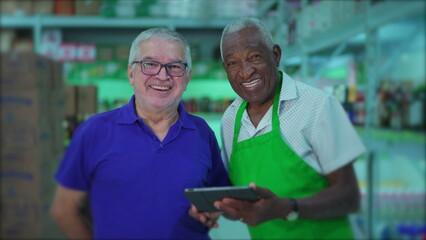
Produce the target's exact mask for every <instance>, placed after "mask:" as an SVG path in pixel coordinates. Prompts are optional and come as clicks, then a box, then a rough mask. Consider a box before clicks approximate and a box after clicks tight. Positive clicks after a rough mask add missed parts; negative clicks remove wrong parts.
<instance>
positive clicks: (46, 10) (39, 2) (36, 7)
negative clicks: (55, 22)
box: [32, 0, 55, 15]
mask: <svg viewBox="0 0 426 240" xmlns="http://www.w3.org/2000/svg"><path fill="white" fill-rule="evenodd" d="M32 1H33V2H32V7H33V10H32V12H33V14H34V15H37V14H40V15H52V13H53V5H54V3H55V2H54V1H53V0H32Z"/></svg>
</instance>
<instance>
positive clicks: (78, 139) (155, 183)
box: [56, 96, 229, 239]
mask: <svg viewBox="0 0 426 240" xmlns="http://www.w3.org/2000/svg"><path fill="white" fill-rule="evenodd" d="M178 111H179V119H178V121H177V122H176V123H175V124H174V125H173V126H172V127H171V128H170V129H169V132H168V134H167V136H166V137H165V139H164V140H163V141H162V142H161V141H160V140H159V139H158V138H157V136H156V135H155V134H154V133H153V132H152V130H151V129H150V128H149V127H148V126H147V125H146V124H145V123H144V122H143V120H142V119H141V118H139V117H138V116H137V115H136V110H135V103H134V96H133V97H132V98H131V100H130V102H129V103H128V104H126V105H124V106H123V107H121V108H118V109H115V110H112V111H109V112H105V113H100V114H97V115H95V116H93V117H91V118H90V119H88V120H87V121H86V122H84V123H83V124H81V125H80V126H79V128H78V129H77V131H76V132H75V134H74V136H73V139H72V141H71V144H70V146H69V148H68V150H67V152H66V154H65V155H64V158H63V160H62V162H61V164H60V166H59V169H58V171H57V173H56V180H57V181H58V182H59V184H61V185H63V186H65V187H67V188H71V189H76V190H80V191H87V192H89V194H90V201H91V204H90V205H91V211H92V216H93V221H94V223H93V224H94V225H93V230H94V237H95V238H96V239H108V238H109V239H131V238H137V239H209V237H208V229H207V228H206V227H204V226H203V225H202V224H201V223H200V222H198V221H197V220H195V219H193V218H192V217H190V216H189V215H188V210H189V207H190V202H189V201H188V200H187V199H186V197H185V196H184V189H185V188H188V187H207V186H225V185H229V180H228V176H227V173H226V170H225V169H224V167H223V163H222V160H221V156H220V151H219V147H218V144H217V140H216V138H215V135H214V133H213V131H212V130H211V128H210V127H209V126H208V125H207V123H206V122H205V121H204V120H203V119H202V118H199V117H196V116H193V115H190V114H189V113H187V112H186V111H185V109H184V108H183V106H182V104H180V105H179V108H178Z"/></svg>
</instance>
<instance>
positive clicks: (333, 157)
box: [311, 96, 365, 174]
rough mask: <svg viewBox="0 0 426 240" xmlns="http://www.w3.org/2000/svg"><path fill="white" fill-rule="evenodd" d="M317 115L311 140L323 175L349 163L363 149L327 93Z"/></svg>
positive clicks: (361, 152)
mask: <svg viewBox="0 0 426 240" xmlns="http://www.w3.org/2000/svg"><path fill="white" fill-rule="evenodd" d="M317 116H318V117H317V118H316V121H315V123H314V128H313V132H312V142H311V143H312V148H313V151H314V152H315V153H316V156H317V158H318V161H319V164H320V166H321V168H322V170H323V173H324V174H328V173H331V172H333V171H334V170H336V169H338V168H340V167H342V166H344V165H346V164H348V163H350V162H352V161H353V160H355V159H356V158H357V157H359V156H360V155H361V154H363V153H364V152H365V146H364V144H363V143H362V141H361V139H360V138H359V136H358V134H357V133H356V131H355V129H354V127H353V126H352V124H351V122H350V121H349V118H348V116H347V115H346V112H345V111H344V109H343V107H342V105H341V104H340V103H339V102H338V101H337V99H335V98H334V97H332V96H329V97H328V98H327V99H326V101H325V102H324V105H323V107H322V110H321V111H318V115H317Z"/></svg>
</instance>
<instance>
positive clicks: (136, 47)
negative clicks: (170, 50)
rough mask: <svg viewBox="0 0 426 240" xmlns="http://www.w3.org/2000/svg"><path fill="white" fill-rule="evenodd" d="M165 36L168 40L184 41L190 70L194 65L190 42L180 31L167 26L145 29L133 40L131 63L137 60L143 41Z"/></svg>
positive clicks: (130, 55)
mask: <svg viewBox="0 0 426 240" xmlns="http://www.w3.org/2000/svg"><path fill="white" fill-rule="evenodd" d="M152 37H157V38H163V39H167V40H176V41H178V42H180V43H182V44H183V45H184V47H185V58H186V62H187V64H188V70H190V69H191V67H192V58H191V48H190V46H189V43H188V42H187V41H186V39H185V38H184V37H183V36H182V35H181V34H180V33H178V32H176V31H172V30H170V29H167V28H163V27H157V28H150V29H148V30H145V31H143V32H141V33H140V34H139V35H138V36H137V37H136V38H135V40H133V43H132V46H131V47H130V53H129V64H132V62H133V61H135V60H136V59H137V58H138V56H139V53H140V45H141V43H142V42H143V41H145V40H147V39H149V38H152Z"/></svg>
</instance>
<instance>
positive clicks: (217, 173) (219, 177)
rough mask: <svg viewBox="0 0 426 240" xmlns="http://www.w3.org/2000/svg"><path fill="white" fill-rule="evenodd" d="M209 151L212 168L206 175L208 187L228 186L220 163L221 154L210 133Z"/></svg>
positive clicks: (223, 168)
mask: <svg viewBox="0 0 426 240" xmlns="http://www.w3.org/2000/svg"><path fill="white" fill-rule="evenodd" d="M209 138H210V141H209V142H210V149H211V158H212V168H211V170H210V172H209V174H208V178H207V182H208V186H212V187H213V186H229V185H230V182H229V178H228V173H227V171H226V170H225V167H224V165H223V162H222V157H221V152H220V149H219V145H218V143H217V140H216V137H215V135H214V133H213V131H211V133H210V136H209Z"/></svg>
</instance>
